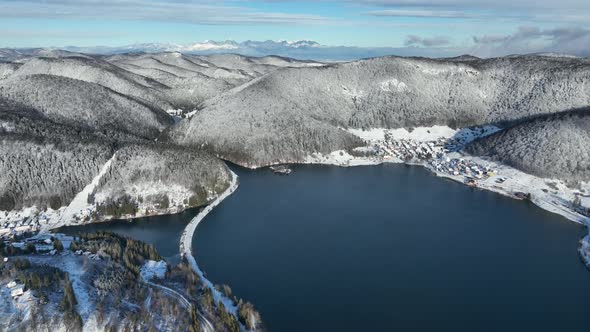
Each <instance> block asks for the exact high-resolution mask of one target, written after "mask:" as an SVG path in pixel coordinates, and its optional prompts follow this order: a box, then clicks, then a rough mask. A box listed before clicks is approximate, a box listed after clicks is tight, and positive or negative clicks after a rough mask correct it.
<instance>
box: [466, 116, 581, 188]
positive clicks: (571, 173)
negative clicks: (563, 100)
mask: <svg viewBox="0 0 590 332" xmlns="http://www.w3.org/2000/svg"><path fill="white" fill-rule="evenodd" d="M589 142H590V109H584V110H578V111H572V112H566V113H561V114H557V115H551V116H542V117H539V118H536V119H533V120H530V121H525V122H523V123H519V124H517V125H516V126H514V127H511V128H508V129H506V130H504V131H501V132H499V133H497V134H495V135H492V136H488V137H485V138H483V139H481V140H478V141H475V142H474V143H472V144H471V145H470V146H468V151H469V152H470V153H472V154H474V155H487V156H490V157H492V158H493V159H495V160H499V161H501V162H503V163H506V164H508V165H510V166H513V167H516V168H518V169H521V170H524V171H525V172H527V173H530V174H535V175H538V176H540V177H545V178H559V179H564V180H569V181H570V182H571V183H576V182H578V181H589V180H590V144H589Z"/></svg>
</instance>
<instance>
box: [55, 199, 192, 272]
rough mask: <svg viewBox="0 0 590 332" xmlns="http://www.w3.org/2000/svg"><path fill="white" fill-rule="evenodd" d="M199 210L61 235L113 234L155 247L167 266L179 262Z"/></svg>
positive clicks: (71, 229) (90, 226)
mask: <svg viewBox="0 0 590 332" xmlns="http://www.w3.org/2000/svg"><path fill="white" fill-rule="evenodd" d="M198 212H199V209H198V208H196V209H188V210H186V211H183V212H181V213H178V214H172V215H166V216H151V217H142V218H136V219H130V220H113V221H109V222H103V223H95V224H88V225H80V226H67V227H62V228H60V229H58V231H59V232H62V233H65V234H69V235H76V234H80V233H90V232H103V231H104V232H113V233H117V234H119V235H123V236H128V237H130V238H134V239H137V240H141V241H143V242H146V243H150V244H153V245H154V246H155V247H156V249H157V250H158V253H160V255H161V256H162V257H163V258H164V259H165V260H166V261H168V262H170V263H172V264H175V263H178V262H180V253H179V251H178V243H179V241H180V235H181V234H182V231H183V230H184V227H186V225H187V224H188V223H189V221H190V220H191V219H192V218H193V217H194V216H196V215H197V213H198Z"/></svg>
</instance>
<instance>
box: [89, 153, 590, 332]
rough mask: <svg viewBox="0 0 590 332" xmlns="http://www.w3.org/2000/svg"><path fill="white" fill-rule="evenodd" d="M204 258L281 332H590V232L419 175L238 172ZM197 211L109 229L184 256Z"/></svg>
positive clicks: (390, 170)
mask: <svg viewBox="0 0 590 332" xmlns="http://www.w3.org/2000/svg"><path fill="white" fill-rule="evenodd" d="M236 173H237V174H238V175H239V176H240V188H239V189H238V190H237V191H236V192H235V193H234V194H233V195H232V196H231V197H229V198H228V199H227V200H226V201H224V202H223V203H222V204H221V205H220V206H219V207H218V208H216V209H214V210H213V212H211V214H209V215H208V216H207V217H206V218H205V220H204V221H203V223H202V224H201V225H200V226H199V228H198V230H197V233H196V234H197V236H196V238H195V239H194V242H193V250H194V253H195V256H196V258H197V261H198V262H199V264H200V266H201V267H202V269H203V270H204V271H206V273H207V275H208V277H209V279H210V280H212V281H213V282H214V283H218V284H221V283H225V284H228V285H231V287H232V289H233V291H234V293H235V294H236V295H237V296H239V297H242V298H245V299H247V300H249V301H251V302H252V303H254V304H255V306H256V307H257V309H258V310H259V311H260V313H261V315H262V318H263V320H264V321H265V323H266V325H267V328H268V330H269V331H271V332H273V331H281V332H283V331H287V332H288V331H394V330H399V331H522V330H527V331H529V330H536V331H588V330H589V329H590V272H588V271H587V270H586V269H585V267H584V266H583V264H582V263H581V262H580V260H579V258H578V255H577V251H576V250H577V247H578V241H579V239H580V238H581V237H582V236H583V235H584V232H585V229H584V228H583V227H582V226H580V225H577V224H574V223H573V222H570V221H568V220H566V219H564V218H562V217H560V216H557V215H554V214H551V213H548V212H545V211H543V210H541V209H539V208H537V207H535V206H533V205H532V204H530V203H527V202H522V201H515V200H511V199H508V198H505V197H502V196H500V195H497V194H494V193H491V192H485V191H480V190H475V189H471V188H468V187H466V186H464V185H461V184H458V183H454V182H450V181H448V180H444V179H440V178H436V177H434V176H432V175H431V174H429V173H428V172H427V171H426V170H424V169H422V168H420V167H410V166H403V165H382V166H371V167H356V168H337V167H322V166H298V167H296V168H295V171H294V172H293V174H292V175H290V176H277V175H274V174H272V173H271V172H270V171H268V170H256V171H251V170H245V169H241V168H239V169H236ZM195 213H196V211H189V212H186V213H185V214H182V215H177V216H168V217H155V218H149V219H146V220H139V221H137V222H134V223H128V222H122V223H120V224H113V227H110V226H109V225H110V224H103V225H98V226H88V227H89V228H95V227H105V228H103V229H109V230H112V231H116V232H120V233H123V234H126V235H130V236H133V237H136V238H139V239H141V240H144V241H148V242H151V243H154V244H155V245H156V246H157V247H158V249H159V250H160V251H161V252H162V253H163V255H164V256H167V257H175V255H176V252H177V251H178V238H179V236H180V232H181V230H182V228H183V227H184V225H185V224H186V222H188V221H189V220H190V218H191V217H192V216H194V214H195Z"/></svg>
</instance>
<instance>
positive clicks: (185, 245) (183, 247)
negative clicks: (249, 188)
mask: <svg viewBox="0 0 590 332" xmlns="http://www.w3.org/2000/svg"><path fill="white" fill-rule="evenodd" d="M230 172H231V171H230ZM231 176H232V180H231V183H230V185H229V187H228V188H227V189H226V190H225V191H224V192H223V193H222V194H221V195H219V197H217V198H216V199H215V200H214V201H213V202H211V203H210V204H209V205H207V206H206V207H205V208H204V209H203V210H202V211H201V212H199V214H198V215H197V216H196V217H194V218H193V220H191V222H190V223H189V224H188V225H187V226H186V228H185V229H184V231H183V232H182V236H181V237H180V255H181V256H184V257H186V259H187V261H188V262H189V264H190V265H191V267H192V269H193V270H194V271H195V272H197V274H198V275H199V277H200V278H201V280H203V283H204V284H205V285H206V286H207V287H209V289H211V293H212V294H213V299H214V300H215V303H217V302H218V301H221V302H222V303H223V305H224V306H225V308H226V309H227V310H228V312H230V313H232V314H233V315H234V316H236V317H237V311H238V309H237V307H236V306H235V305H234V303H233V301H232V300H231V299H229V298H227V297H226V296H225V295H223V294H222V293H221V292H220V291H218V290H217V289H216V288H215V286H214V285H213V283H212V282H211V281H209V280H208V279H207V278H206V277H205V275H204V274H203V271H201V269H200V268H199V265H198V264H197V261H196V260H195V258H194V257H193V254H192V242H193V235H194V233H195V231H196V229H197V226H198V225H199V223H200V222H201V221H202V220H203V218H205V216H207V214H209V212H211V211H212V210H213V209H214V208H215V207H216V206H217V205H219V204H220V203H221V202H222V201H223V200H224V199H225V198H227V197H228V196H229V195H231V194H232V193H233V192H234V191H236V189H238V176H237V175H236V174H235V173H234V172H231Z"/></svg>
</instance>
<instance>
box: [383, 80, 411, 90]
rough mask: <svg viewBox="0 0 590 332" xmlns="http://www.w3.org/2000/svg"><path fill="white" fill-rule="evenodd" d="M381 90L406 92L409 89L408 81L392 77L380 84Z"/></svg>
mask: <svg viewBox="0 0 590 332" xmlns="http://www.w3.org/2000/svg"><path fill="white" fill-rule="evenodd" d="M379 87H380V88H381V91H385V92H405V91H408V86H407V85H406V83H404V82H401V81H398V80H397V79H396V78H392V79H390V80H387V81H383V82H381V83H380V84H379Z"/></svg>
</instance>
